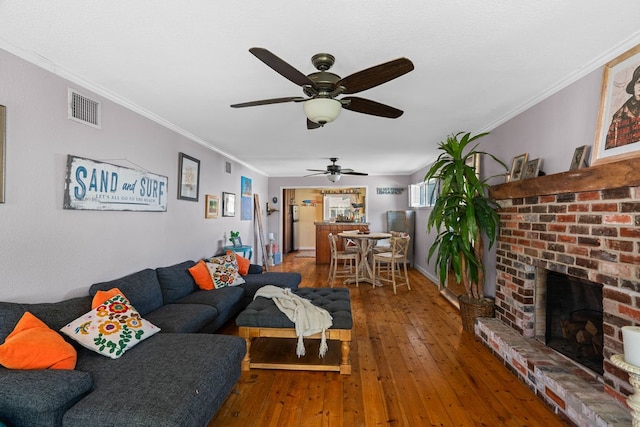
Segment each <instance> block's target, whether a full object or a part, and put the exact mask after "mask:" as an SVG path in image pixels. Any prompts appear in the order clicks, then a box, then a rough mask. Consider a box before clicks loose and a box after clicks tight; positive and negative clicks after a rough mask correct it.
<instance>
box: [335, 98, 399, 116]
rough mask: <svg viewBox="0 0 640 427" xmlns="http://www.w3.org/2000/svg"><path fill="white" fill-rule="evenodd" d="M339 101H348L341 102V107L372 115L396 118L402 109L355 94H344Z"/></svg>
mask: <svg viewBox="0 0 640 427" xmlns="http://www.w3.org/2000/svg"><path fill="white" fill-rule="evenodd" d="M340 101H349V102H348V103H343V105H342V108H344V109H346V110H351V111H355V112H357V113H363V114H370V115H372V116H379V117H387V118H390V119H397V118H398V117H400V116H401V115H402V114H403V113H404V111H402V110H398V109H397V108H394V107H391V106H389V105H385V104H381V103H379V102H376V101H372V100H370V99H365V98H359V97H357V96H345V97H344V98H342V99H341V100H340Z"/></svg>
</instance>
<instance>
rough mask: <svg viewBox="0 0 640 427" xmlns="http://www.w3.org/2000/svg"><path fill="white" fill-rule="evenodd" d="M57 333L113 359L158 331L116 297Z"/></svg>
mask: <svg viewBox="0 0 640 427" xmlns="http://www.w3.org/2000/svg"><path fill="white" fill-rule="evenodd" d="M61 331H62V332H63V333H65V334H67V335H68V336H70V337H71V338H73V339H74V340H76V341H78V342H79V343H80V344H81V345H83V346H84V347H86V348H88V349H90V350H93V351H95V352H97V353H99V354H102V355H103V356H107V357H110V358H112V359H117V358H118V357H120V356H122V355H123V354H124V352H125V351H127V350H129V349H131V348H132V347H133V346H135V345H137V344H138V343H140V342H141V341H142V340H145V339H147V338H149V337H150V336H152V335H154V334H156V333H158V332H160V329H159V328H158V327H157V326H155V325H154V324H153V323H151V322H149V321H148V320H145V319H143V318H141V317H140V314H138V312H137V311H136V310H135V308H133V306H131V304H129V301H127V299H126V298H125V297H123V296H122V294H118V295H116V296H114V297H112V298H110V299H108V300H106V301H105V302H104V303H102V304H101V305H99V306H98V307H96V308H94V309H93V310H91V311H90V312H88V313H85V314H84V315H82V316H80V317H78V318H77V319H75V320H73V321H72V322H70V323H69V324H67V325H66V326H64V327H63V328H62V329H61Z"/></svg>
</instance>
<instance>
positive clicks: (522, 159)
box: [510, 153, 529, 181]
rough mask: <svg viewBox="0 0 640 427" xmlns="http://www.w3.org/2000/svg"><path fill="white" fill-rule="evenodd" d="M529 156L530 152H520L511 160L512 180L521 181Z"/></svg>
mask: <svg viewBox="0 0 640 427" xmlns="http://www.w3.org/2000/svg"><path fill="white" fill-rule="evenodd" d="M528 158H529V153H524V154H520V155H519V156H516V157H514V158H513V161H512V162H511V179H510V181H519V180H520V179H522V173H523V172H524V168H525V166H526V165H527V159H528Z"/></svg>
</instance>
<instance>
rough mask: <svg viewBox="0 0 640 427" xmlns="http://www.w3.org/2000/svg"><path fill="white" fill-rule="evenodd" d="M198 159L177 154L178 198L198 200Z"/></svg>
mask: <svg viewBox="0 0 640 427" xmlns="http://www.w3.org/2000/svg"><path fill="white" fill-rule="evenodd" d="M199 186H200V160H198V159H196V158H194V157H191V156H188V155H186V154H184V153H180V154H179V156H178V199H180V200H189V201H191V202H197V201H198V190H199V188H198V187H199Z"/></svg>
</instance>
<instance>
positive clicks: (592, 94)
mask: <svg viewBox="0 0 640 427" xmlns="http://www.w3.org/2000/svg"><path fill="white" fill-rule="evenodd" d="M601 74H602V71H601V70H598V71H596V72H593V73H591V74H589V75H587V76H586V77H584V78H582V79H581V80H579V81H577V82H576V83H574V84H572V85H570V86H569V87H567V88H565V89H564V90H562V91H560V92H558V93H557V94H555V95H553V96H551V97H549V98H547V99H546V100H544V101H542V102H540V103H539V104H537V105H535V106H534V107H532V108H530V109H529V110H527V111H525V112H524V113H522V114H520V115H518V116H517V117H515V118H513V119H511V120H509V121H508V122H506V123H504V124H502V125H500V126H498V127H497V128H495V129H493V130H492V132H491V134H490V135H489V136H487V137H485V138H483V140H481V141H482V145H481V147H482V148H483V149H484V150H486V151H490V152H492V153H494V154H496V155H497V156H498V157H500V158H502V159H503V160H504V161H505V162H506V163H508V164H509V165H510V163H511V160H512V159H513V157H514V156H516V155H519V154H522V153H524V152H528V153H529V157H530V158H536V157H542V158H543V159H544V160H543V164H542V169H543V170H544V171H545V172H546V173H547V174H551V173H558V172H562V171H565V170H567V169H568V167H569V164H570V161H571V156H572V154H573V151H574V149H575V148H576V147H577V146H580V145H591V144H592V143H593V139H594V133H595V122H596V118H597V110H598V103H599V96H600V83H601ZM0 81H2V85H0V104H3V105H6V106H7V151H6V155H7V161H6V163H7V164H6V203H5V204H0V224H1V227H0V298H1V299H2V300H5V301H23V302H32V301H33V302H35V301H55V300H60V299H63V298H66V297H69V296H74V295H81V294H84V293H86V289H87V287H88V286H89V285H90V284H91V283H94V282H97V281H102V280H109V279H113V278H116V277H119V276H122V275H125V274H128V273H131V272H134V271H137V270H139V269H141V268H145V267H157V266H161V265H169V264H172V263H175V262H179V261H182V260H184V259H197V258H199V257H202V256H206V255H210V254H212V253H213V252H216V251H218V250H219V248H220V247H221V246H222V244H223V235H224V234H225V233H227V234H228V232H229V231H230V230H239V231H240V232H241V235H242V237H243V241H244V242H249V243H252V244H253V243H254V242H253V226H254V223H253V221H240V217H239V214H238V216H236V217H234V218H218V219H208V220H207V219H205V218H204V195H205V194H216V195H218V196H220V195H221V193H222V191H228V192H233V193H236V194H237V196H238V198H239V195H240V177H241V176H247V177H249V178H251V179H253V191H254V193H257V194H259V195H260V200H261V202H262V205H263V206H261V210H262V213H263V218H264V219H265V230H264V231H265V233H267V232H270V231H271V232H274V233H276V234H277V236H278V238H280V236H281V213H282V212H279V213H277V214H274V215H270V216H268V217H267V216H266V211H265V206H266V204H265V202H266V201H267V200H271V198H272V197H273V196H278V198H279V199H281V190H282V188H285V187H286V188H292V187H293V188H296V187H298V188H300V187H319V186H323V187H325V186H326V184H327V183H328V181H326V179H325V178H323V177H309V178H298V177H295V178H293V177H284V178H279V177H274V178H269V179H267V178H266V177H264V176H262V175H260V174H258V173H256V172H255V171H253V170H252V169H250V168H248V167H246V166H243V165H242V164H239V163H237V162H233V168H232V173H231V174H226V173H225V172H224V164H225V161H227V160H228V159H226V158H224V157H223V156H221V155H220V154H218V153H216V152H214V151H212V150H210V149H208V148H206V147H204V146H202V145H200V144H197V143H194V142H193V141H191V140H189V139H188V138H186V137H184V136H182V135H180V134H178V133H176V132H173V131H171V130H168V129H167V128H165V127H163V126H161V125H159V124H157V123H155V122H153V121H151V120H149V119H147V118H145V117H142V116H140V115H139V114H137V113H134V112H131V111H130V110H128V109H126V108H124V107H122V106H120V105H118V104H115V103H113V102H110V101H109V100H106V99H101V98H100V97H98V96H96V98H98V99H99V100H101V101H103V128H102V129H101V130H98V129H93V128H91V127H87V126H85V125H82V124H78V123H75V122H72V121H70V120H68V119H67V117H66V116H67V112H66V99H67V88H68V87H69V86H71V87H74V88H76V89H79V90H80V91H83V88H82V87H79V86H78V85H75V84H72V83H70V82H68V81H66V80H64V79H62V78H60V77H58V76H55V75H53V74H52V73H50V72H48V71H45V70H43V69H41V68H39V67H37V66H35V65H32V64H30V63H27V62H25V61H23V60H21V59H18V58H16V57H15V56H13V55H11V54H8V53H6V52H4V51H2V50H0ZM85 92H87V91H85ZM87 94H88V95H91V94H90V93H87ZM460 130H465V129H451V132H457V131H460ZM472 131H473V130H472ZM475 132H477V131H474V133H475ZM445 137H446V135H443V136H442V138H445ZM432 143H433V144H437V143H438V141H432ZM179 152H185V153H186V154H189V155H191V156H193V157H196V158H197V159H199V160H200V161H201V177H200V187H201V188H200V201H199V202H198V203H194V202H187V201H182V200H177V199H176V196H175V195H176V192H177V190H176V177H177V169H178V153H179ZM67 154H74V155H77V156H82V157H87V158H91V159H94V160H101V161H106V162H110V163H114V164H118V165H121V166H126V167H131V168H134V169H137V168H143V169H147V170H149V171H151V172H153V173H156V174H160V175H165V176H167V177H168V178H169V188H168V194H169V203H168V210H167V212H165V213H145V212H95V211H68V210H63V209H62V195H63V185H64V175H65V159H66V156H67ZM417 155H419V153H417ZM425 162H428V159H425ZM482 169H483V175H485V176H489V175H491V174H494V173H498V172H499V170H498V168H497V167H496V166H495V165H492V164H490V163H489V162H487V160H486V159H484V160H483V164H482ZM425 172H426V168H425V169H422V170H420V171H417V172H416V173H414V174H413V175H411V176H369V177H356V176H354V177H350V176H344V177H343V178H342V180H341V181H340V182H339V183H338V184H339V185H340V186H366V187H367V188H368V200H367V203H368V215H367V221H369V222H370V223H371V229H372V230H377V229H384V224H385V222H384V213H385V212H386V211H387V210H402V209H406V207H407V194H406V190H405V192H403V194H402V195H401V196H391V195H377V194H375V189H376V187H404V188H406V186H407V184H409V183H414V182H418V181H420V180H422V178H423V177H424V174H425ZM325 181H326V182H325ZM282 205H283V201H282V200H279V203H278V205H276V206H273V207H275V208H277V209H282ZM239 208H240V205H239V202H238V205H237V208H236V210H237V211H238V212H239ZM429 212H430V211H429V210H428V209H418V210H417V215H416V237H415V254H416V256H415V260H416V267H417V268H418V269H419V270H420V271H422V272H423V273H424V274H425V275H427V276H428V277H430V278H431V279H432V280H436V278H435V275H434V271H433V268H431V266H429V265H428V264H427V261H426V259H427V252H428V248H429V247H430V245H431V242H432V241H433V234H431V235H430V234H428V233H427V232H426V223H427V217H428V215H429ZM258 259H259V258H258ZM486 264H487V271H488V277H487V290H488V291H489V293H493V292H494V289H495V286H494V281H495V254H494V252H493V251H491V252H489V253H487V256H486Z"/></svg>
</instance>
